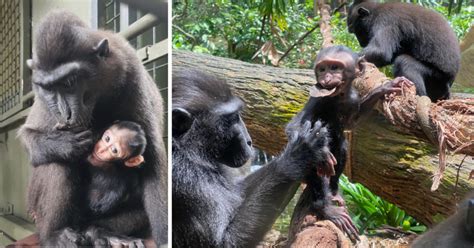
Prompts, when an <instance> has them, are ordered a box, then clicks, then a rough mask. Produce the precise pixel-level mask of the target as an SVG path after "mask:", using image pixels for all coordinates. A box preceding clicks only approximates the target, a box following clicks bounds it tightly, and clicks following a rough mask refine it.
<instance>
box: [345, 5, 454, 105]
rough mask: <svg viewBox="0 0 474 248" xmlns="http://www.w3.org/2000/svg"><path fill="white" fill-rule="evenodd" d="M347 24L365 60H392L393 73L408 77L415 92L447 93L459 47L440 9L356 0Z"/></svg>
mask: <svg viewBox="0 0 474 248" xmlns="http://www.w3.org/2000/svg"><path fill="white" fill-rule="evenodd" d="M347 25H348V29H349V32H350V33H354V34H355V35H356V37H357V40H359V43H360V45H361V46H362V47H364V49H363V51H362V53H361V55H364V56H365V59H366V60H367V61H368V62H371V63H374V64H375V65H376V66H377V67H381V66H385V65H389V64H393V73H394V76H395V77H399V76H404V77H406V78H408V79H409V80H411V81H412V82H413V83H414V84H415V86H416V92H417V95H421V96H425V95H427V96H428V97H429V98H430V99H431V101H432V102H435V101H437V100H441V99H448V98H449V97H450V92H449V91H450V87H451V85H452V84H453V81H454V79H455V77H456V74H457V73H458V71H459V66H460V61H461V52H460V48H459V43H458V40H457V38H456V35H455V34H454V32H453V29H452V28H451V27H450V26H449V23H448V22H447V21H446V19H444V18H443V16H441V15H440V14H439V13H436V12H435V11H433V10H430V9H427V8H424V7H422V6H418V5H414V4H409V3H396V2H392V3H377V2H374V1H372V0H356V1H354V3H353V4H352V5H351V6H350V8H349V15H348V18H347Z"/></svg>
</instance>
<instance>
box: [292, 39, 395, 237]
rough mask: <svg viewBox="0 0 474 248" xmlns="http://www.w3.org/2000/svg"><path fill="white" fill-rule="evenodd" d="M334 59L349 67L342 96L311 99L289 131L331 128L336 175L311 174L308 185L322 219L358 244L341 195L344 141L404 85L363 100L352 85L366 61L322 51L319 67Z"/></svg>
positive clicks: (341, 51)
mask: <svg viewBox="0 0 474 248" xmlns="http://www.w3.org/2000/svg"><path fill="white" fill-rule="evenodd" d="M346 55H349V56H346ZM334 59H340V60H341V62H344V63H346V66H345V67H344V68H343V71H342V79H343V81H344V82H343V83H340V84H339V85H338V86H336V87H341V88H342V91H341V93H338V94H336V93H335V94H336V95H334V94H333V95H330V96H324V97H310V99H309V100H308V102H307V103H306V105H305V106H304V108H303V110H302V111H301V112H300V113H298V114H297V115H296V116H295V117H294V118H293V120H292V121H291V122H290V124H289V125H288V126H287V131H288V130H292V129H294V125H301V123H304V122H306V121H308V120H309V121H311V122H312V123H314V122H316V121H321V122H322V123H323V124H326V125H327V127H328V129H329V135H330V140H331V142H330V143H329V145H330V151H331V153H332V154H333V155H334V157H335V159H336V160H337V164H336V165H335V168H334V169H335V175H333V176H331V177H330V178H329V180H327V178H325V177H321V176H319V175H316V173H315V172H314V173H312V174H309V175H308V176H307V177H306V179H305V181H306V182H307V184H308V187H310V188H311V189H312V191H313V200H314V201H313V206H312V207H313V210H314V211H315V212H316V213H317V214H318V215H319V217H320V218H323V219H329V220H331V221H333V222H334V223H335V224H336V225H337V226H338V227H339V228H341V230H343V231H345V232H346V233H347V234H348V235H349V236H350V237H351V239H353V240H354V239H357V230H356V228H355V226H354V224H353V223H352V221H351V220H350V217H349V215H348V214H347V211H346V209H345V207H344V202H343V200H342V198H341V196H340V195H339V193H338V188H339V186H338V184H339V177H340V176H341V174H342V172H343V171H344V167H345V163H346V156H347V141H346V138H345V137H344V130H346V129H352V128H353V127H354V126H355V124H356V122H357V121H358V120H359V119H360V117H362V116H364V115H366V114H367V113H369V112H370V111H371V110H372V108H373V107H374V105H375V104H376V103H377V102H378V100H379V99H381V98H382V97H383V96H384V95H385V94H387V93H392V92H396V91H399V90H400V88H399V86H398V84H399V83H401V82H402V79H397V80H394V81H391V82H388V83H386V84H384V85H382V86H380V87H378V88H376V89H374V90H373V91H372V92H370V93H369V94H367V96H365V97H363V98H361V97H359V93H358V92H357V90H356V89H355V88H354V87H353V86H352V81H353V80H354V79H355V78H356V76H357V75H360V74H361V73H362V72H363V70H364V65H363V63H362V62H363V59H360V58H359V56H358V55H357V54H355V53H354V52H352V50H350V49H349V48H347V47H344V46H333V47H329V48H324V49H322V50H321V51H320V52H319V54H318V56H317V59H316V62H315V63H316V64H318V63H319V62H324V61H326V60H328V61H329V60H334ZM345 60H348V61H345ZM315 73H316V78H317V80H318V83H319V84H321V82H320V80H321V79H322V78H321V77H320V76H318V71H317V68H315ZM333 76H334V75H333ZM321 87H322V88H324V87H323V86H321ZM332 200H335V201H338V202H339V205H341V206H337V205H334V204H332V203H331V201H332Z"/></svg>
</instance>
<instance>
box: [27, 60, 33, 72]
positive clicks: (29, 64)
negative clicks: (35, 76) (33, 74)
mask: <svg viewBox="0 0 474 248" xmlns="http://www.w3.org/2000/svg"><path fill="white" fill-rule="evenodd" d="M26 66H28V68H30V69H31V70H33V67H34V63H33V60H32V59H27V60H26Z"/></svg>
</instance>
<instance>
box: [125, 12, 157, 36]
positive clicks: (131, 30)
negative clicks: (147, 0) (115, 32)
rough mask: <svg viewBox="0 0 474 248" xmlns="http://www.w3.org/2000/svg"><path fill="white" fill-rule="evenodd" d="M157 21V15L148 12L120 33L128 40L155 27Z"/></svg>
mask: <svg viewBox="0 0 474 248" xmlns="http://www.w3.org/2000/svg"><path fill="white" fill-rule="evenodd" d="M157 23H158V18H157V17H156V16H154V15H152V14H146V15H144V16H143V17H142V18H140V19H138V20H137V21H136V22H134V23H133V24H132V25H130V26H129V27H128V28H127V29H125V30H123V31H122V32H120V33H119V34H120V35H122V36H123V37H125V39H127V40H129V39H133V38H135V37H137V36H138V35H140V34H142V33H144V32H145V31H147V29H149V28H151V27H153V26H154V25H155V24H157Z"/></svg>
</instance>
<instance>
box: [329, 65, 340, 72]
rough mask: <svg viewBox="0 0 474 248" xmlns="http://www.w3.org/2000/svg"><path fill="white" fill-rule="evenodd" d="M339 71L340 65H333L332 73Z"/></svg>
mask: <svg viewBox="0 0 474 248" xmlns="http://www.w3.org/2000/svg"><path fill="white" fill-rule="evenodd" d="M338 69H339V66H338V65H331V70H332V71H335V70H338Z"/></svg>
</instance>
